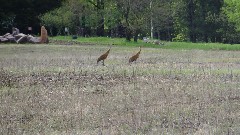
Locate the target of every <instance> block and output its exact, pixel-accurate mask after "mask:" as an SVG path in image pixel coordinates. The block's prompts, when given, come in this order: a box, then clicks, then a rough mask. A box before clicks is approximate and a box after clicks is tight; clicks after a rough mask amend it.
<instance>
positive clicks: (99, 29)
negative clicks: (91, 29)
mask: <svg viewBox="0 0 240 135" xmlns="http://www.w3.org/2000/svg"><path fill="white" fill-rule="evenodd" d="M103 10H104V0H97V14H98V16H99V17H100V19H99V21H98V26H97V32H96V34H97V36H104V13H103Z"/></svg>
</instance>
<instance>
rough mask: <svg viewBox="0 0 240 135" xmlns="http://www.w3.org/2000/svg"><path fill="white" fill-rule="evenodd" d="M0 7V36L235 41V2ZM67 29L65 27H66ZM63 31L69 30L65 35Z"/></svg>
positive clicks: (157, 0) (76, 1) (67, 0)
mask: <svg viewBox="0 0 240 135" xmlns="http://www.w3.org/2000/svg"><path fill="white" fill-rule="evenodd" d="M0 1H3V2H0V3H3V4H1V6H0V17H1V20H0V31H1V33H3V32H5V31H7V30H9V29H10V28H11V27H13V26H15V27H19V28H20V30H21V29H22V30H23V31H24V30H25V31H27V30H26V28H27V27H28V26H31V27H33V28H34V30H33V31H32V32H33V33H34V34H37V32H38V31H39V30H38V29H37V28H38V27H39V28H40V26H41V25H45V26H46V27H47V29H48V31H49V33H50V35H52V36H55V35H65V34H71V35H79V36H85V37H87V36H109V37H125V38H126V40H128V41H130V40H134V41H137V40H138V39H139V38H142V37H152V38H155V39H160V40H167V41H190V42H221V43H239V42H240V39H239V38H238V37H239V36H240V20H239V19H238V18H239V16H238V15H239V13H240V10H239V9H240V4H239V2H238V1H237V0H55V1H54V2H53V1H52V0H42V1H38V0H21V1H20V0H12V1H8V2H4V1H5V0H0ZM66 28H67V29H66ZM66 30H67V31H66Z"/></svg>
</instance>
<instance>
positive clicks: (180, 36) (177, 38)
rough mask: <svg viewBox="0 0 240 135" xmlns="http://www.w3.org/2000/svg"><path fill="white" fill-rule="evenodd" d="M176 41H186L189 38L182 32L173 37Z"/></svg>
mask: <svg viewBox="0 0 240 135" xmlns="http://www.w3.org/2000/svg"><path fill="white" fill-rule="evenodd" d="M172 40H173V41H174V42H184V41H187V38H186V36H185V35H183V34H182V33H180V34H178V35H177V36H176V37H175V38H173V39H172Z"/></svg>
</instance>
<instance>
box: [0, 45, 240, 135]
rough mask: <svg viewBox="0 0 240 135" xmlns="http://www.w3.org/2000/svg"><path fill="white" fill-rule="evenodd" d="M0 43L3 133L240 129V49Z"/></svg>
mask: <svg viewBox="0 0 240 135" xmlns="http://www.w3.org/2000/svg"><path fill="white" fill-rule="evenodd" d="M107 49H108V46H100V45H16V44H15V45H14V44H2V45H0V134H6V135H7V134H9V135H12V134H14V135H19V134H26V135H34V134H35V135H37V134H40V135H43V134H46V135H65V134H66V135H69V134H74V135H75V134H79V135H133V134H136V135H142V134H146V135H237V134H240V128H239V127H240V52H239V51H217V50H216V51H203V50H171V49H160V48H156V49H153V48H147V47H143V48H142V52H141V55H140V58H139V59H138V61H137V62H134V63H132V64H131V65H130V64H128V58H129V57H130V56H132V55H133V54H134V53H136V52H137V51H138V50H139V48H137V47H124V46H113V47H112V49H111V52H110V54H109V57H108V58H107V59H106V61H105V65H106V66H102V65H101V64H99V65H97V63H96V60H97V58H98V57H99V56H100V55H101V54H102V53H103V52H105V51H106V50H107Z"/></svg>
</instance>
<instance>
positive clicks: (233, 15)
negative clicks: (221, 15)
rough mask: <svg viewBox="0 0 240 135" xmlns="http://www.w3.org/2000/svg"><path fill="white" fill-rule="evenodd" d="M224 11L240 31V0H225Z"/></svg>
mask: <svg viewBox="0 0 240 135" xmlns="http://www.w3.org/2000/svg"><path fill="white" fill-rule="evenodd" d="M223 11H224V12H225V13H226V15H227V17H228V19H229V21H230V22H232V23H235V24H236V28H237V31H240V19H239V16H240V3H239V1H238V0H225V6H224V7H223Z"/></svg>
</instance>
